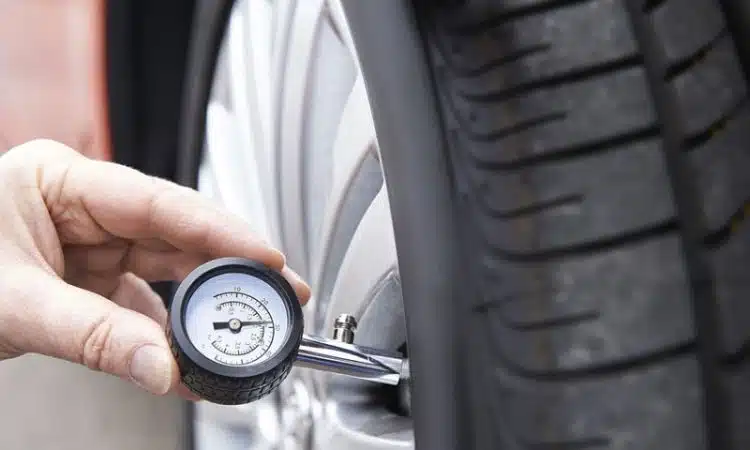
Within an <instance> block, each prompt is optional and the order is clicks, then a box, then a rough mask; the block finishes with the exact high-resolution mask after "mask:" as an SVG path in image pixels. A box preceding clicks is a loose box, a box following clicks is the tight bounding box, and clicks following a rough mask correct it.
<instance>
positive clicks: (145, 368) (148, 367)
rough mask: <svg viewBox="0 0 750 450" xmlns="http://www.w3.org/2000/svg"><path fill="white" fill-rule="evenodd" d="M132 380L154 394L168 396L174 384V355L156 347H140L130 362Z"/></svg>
mask: <svg viewBox="0 0 750 450" xmlns="http://www.w3.org/2000/svg"><path fill="white" fill-rule="evenodd" d="M130 378H131V379H132V380H133V382H134V383H135V384H137V385H138V386H140V387H141V388H143V389H145V390H147V391H149V392H151V393H152V394H156V395H164V394H166V393H167V392H168V391H169V387H170V385H171V383H172V354H171V353H169V352H168V351H167V350H166V349H164V348H161V347H159V346H156V345H151V344H148V345H143V346H141V347H139V348H138V350H136V351H135V353H134V354H133V359H132V360H131V361H130Z"/></svg>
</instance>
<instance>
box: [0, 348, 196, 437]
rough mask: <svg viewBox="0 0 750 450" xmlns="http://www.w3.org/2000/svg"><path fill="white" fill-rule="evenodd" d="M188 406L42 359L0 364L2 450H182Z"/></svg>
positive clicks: (26, 359)
mask: <svg viewBox="0 0 750 450" xmlns="http://www.w3.org/2000/svg"><path fill="white" fill-rule="evenodd" d="M182 408H183V404H182V403H181V402H180V401H179V400H177V399H175V398H156V397H153V396H151V395H149V394H147V393H144V392H141V391H140V390H139V389H137V388H135V387H134V386H131V385H130V384H129V383H126V382H124V381H122V380H120V379H118V378H115V377H111V376H107V375H104V374H102V373H95V372H92V371H90V370H88V369H87V368H85V367H79V366H76V365H74V364H69V363H65V362H59V361H56V360H52V359H50V358H46V357H41V356H36V355H34V356H24V357H22V358H18V359H14V360H10V361H3V362H0V449H3V450H26V449H32V448H36V449H45V450H46V449H50V450H89V449H92V450H94V449H96V450H99V449H107V450H182V449H183V448H184V442H183V441H182V440H181V439H182V436H183V433H184V428H183V426H184V425H183V424H184V422H183V414H184V413H183V409H182Z"/></svg>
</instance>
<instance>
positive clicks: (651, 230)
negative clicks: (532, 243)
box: [487, 219, 677, 262]
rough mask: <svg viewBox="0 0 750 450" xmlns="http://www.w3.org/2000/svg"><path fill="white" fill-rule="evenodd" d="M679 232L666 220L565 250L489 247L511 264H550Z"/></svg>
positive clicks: (670, 220) (492, 251)
mask: <svg viewBox="0 0 750 450" xmlns="http://www.w3.org/2000/svg"><path fill="white" fill-rule="evenodd" d="M676 230H677V222H676V221H675V220H674V219H669V220H666V221H664V222H662V223H660V224H657V225H653V226H650V227H646V228H643V229H640V230H634V231H630V232H627V233H623V234H620V235H617V236H611V237H606V238H603V239H599V240H596V241H591V242H586V243H582V244H578V245H572V246H568V247H564V248H555V249H551V250H545V251H541V252H526V253H520V252H509V251H505V250H502V249H498V248H497V247H489V243H487V245H488V247H489V248H490V252H491V253H493V254H494V255H496V256H497V257H499V258H502V259H504V260H506V261H510V262H548V261H551V260H559V259H565V258H573V257H577V256H590V255H592V254H596V253H601V252H606V251H609V250H611V249H613V248H617V247H622V246H626V245H635V244H638V243H643V242H644V241H648V240H650V239H656V238H659V237H662V236H664V235H665V234H668V233H672V232H674V231H676Z"/></svg>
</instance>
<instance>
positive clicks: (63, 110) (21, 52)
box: [0, 0, 188, 450]
mask: <svg viewBox="0 0 750 450" xmlns="http://www.w3.org/2000/svg"><path fill="white" fill-rule="evenodd" d="M104 19H105V12H104V2H103V1H99V0H53V1H49V0H1V1H0V148H2V149H3V150H5V149H7V148H9V147H11V146H14V145H17V144H20V143H23V142H25V141H27V140H29V139H33V138H39V137H46V138H50V139H55V140H58V141H61V142H63V143H65V144H67V145H69V146H72V147H74V148H76V149H77V150H79V151H81V152H83V153H85V154H87V155H88V156H91V157H94V158H99V159H110V158H111V157H112V150H111V145H110V141H109V134H108V129H107V128H108V127H107V116H108V114H107V111H106V107H105V102H104V101H103V100H104V97H105V88H104V85H105V84H104V83H105V80H104V77H105V73H104V71H102V70H101V67H102V65H103V64H104V59H105V56H104V55H105V53H104V46H103V39H102V38H103V36H104V24H105V20H104ZM185 436H186V427H185V405H184V402H182V401H180V400H177V399H174V398H155V397H153V396H150V395H148V394H146V393H144V392H142V391H141V390H139V389H137V388H135V387H133V386H131V385H129V384H128V383H125V382H123V381H121V380H119V379H115V378H113V377H110V376H107V375H103V374H100V373H94V372H92V371H90V370H88V369H86V368H82V367H78V366H75V365H73V364H68V363H65V362H60V361H56V360H52V359H50V358H46V357H41V356H36V355H35V356H24V357H21V358H17V359H15V360H11V361H4V362H3V363H2V364H0V449H3V450H21V449H28V448H44V449H59V450H74V449H76V450H79V449H96V448H107V449H111V450H125V449H151V450H173V449H185V448H187V445H188V440H186V437H185Z"/></svg>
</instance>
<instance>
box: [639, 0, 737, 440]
mask: <svg viewBox="0 0 750 450" xmlns="http://www.w3.org/2000/svg"><path fill="white" fill-rule="evenodd" d="M625 3H626V9H627V11H628V13H629V15H630V20H631V23H632V29H633V34H634V36H635V38H636V40H637V41H638V42H639V44H640V47H641V49H642V52H643V57H644V60H645V62H646V64H645V67H646V76H647V79H648V84H649V88H650V90H651V94H652V96H653V98H654V106H655V108H656V112H657V116H658V117H659V120H660V122H661V124H662V138H663V141H664V145H663V148H664V155H665V159H666V163H667V164H666V166H667V177H668V178H669V182H670V184H671V186H672V192H673V197H674V201H675V206H676V215H677V221H678V224H679V227H680V231H681V232H680V239H681V242H682V249H683V256H684V259H685V268H686V271H687V276H688V283H689V287H690V290H691V293H692V295H691V297H690V299H689V301H690V302H691V303H692V308H693V320H694V323H695V329H696V338H695V350H696V352H697V357H698V363H699V364H698V365H699V367H700V374H701V379H702V387H703V404H704V408H703V419H704V423H705V424H706V429H705V434H706V444H707V447H708V448H711V449H712V450H728V449H729V448H731V445H730V442H729V439H730V436H732V433H731V430H730V426H731V425H730V421H729V420H728V417H727V413H728V406H729V404H728V399H727V396H728V393H727V391H726V386H725V385H723V384H722V380H721V371H720V368H719V367H718V363H717V362H718V360H719V357H720V355H721V351H720V345H721V344H720V343H721V337H720V336H721V335H720V331H719V328H718V311H717V308H716V303H715V300H714V298H715V287H714V280H713V274H712V272H711V265H710V261H709V260H708V254H707V252H706V248H705V245H704V244H703V241H704V239H705V235H706V226H705V218H704V217H703V212H702V208H701V205H700V204H699V203H698V202H699V199H700V196H699V195H698V194H699V190H698V187H697V185H696V177H695V175H694V174H693V173H691V167H690V166H689V161H687V160H686V158H685V156H686V155H684V154H683V153H684V150H685V142H684V131H683V126H682V124H681V123H680V122H679V120H680V119H681V118H682V117H683V114H681V113H682V111H681V110H680V106H679V103H678V101H677V99H676V98H675V94H674V93H673V92H672V90H671V89H670V86H669V85H668V84H667V81H668V80H667V79H666V78H665V75H666V72H665V65H664V64H663V55H662V54H661V52H660V51H659V44H658V37H657V36H656V33H655V32H654V30H653V29H652V28H651V23H650V21H649V17H648V15H646V14H643V13H642V12H641V11H640V10H639V9H638V8H636V5H635V4H634V3H631V2H625Z"/></svg>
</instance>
